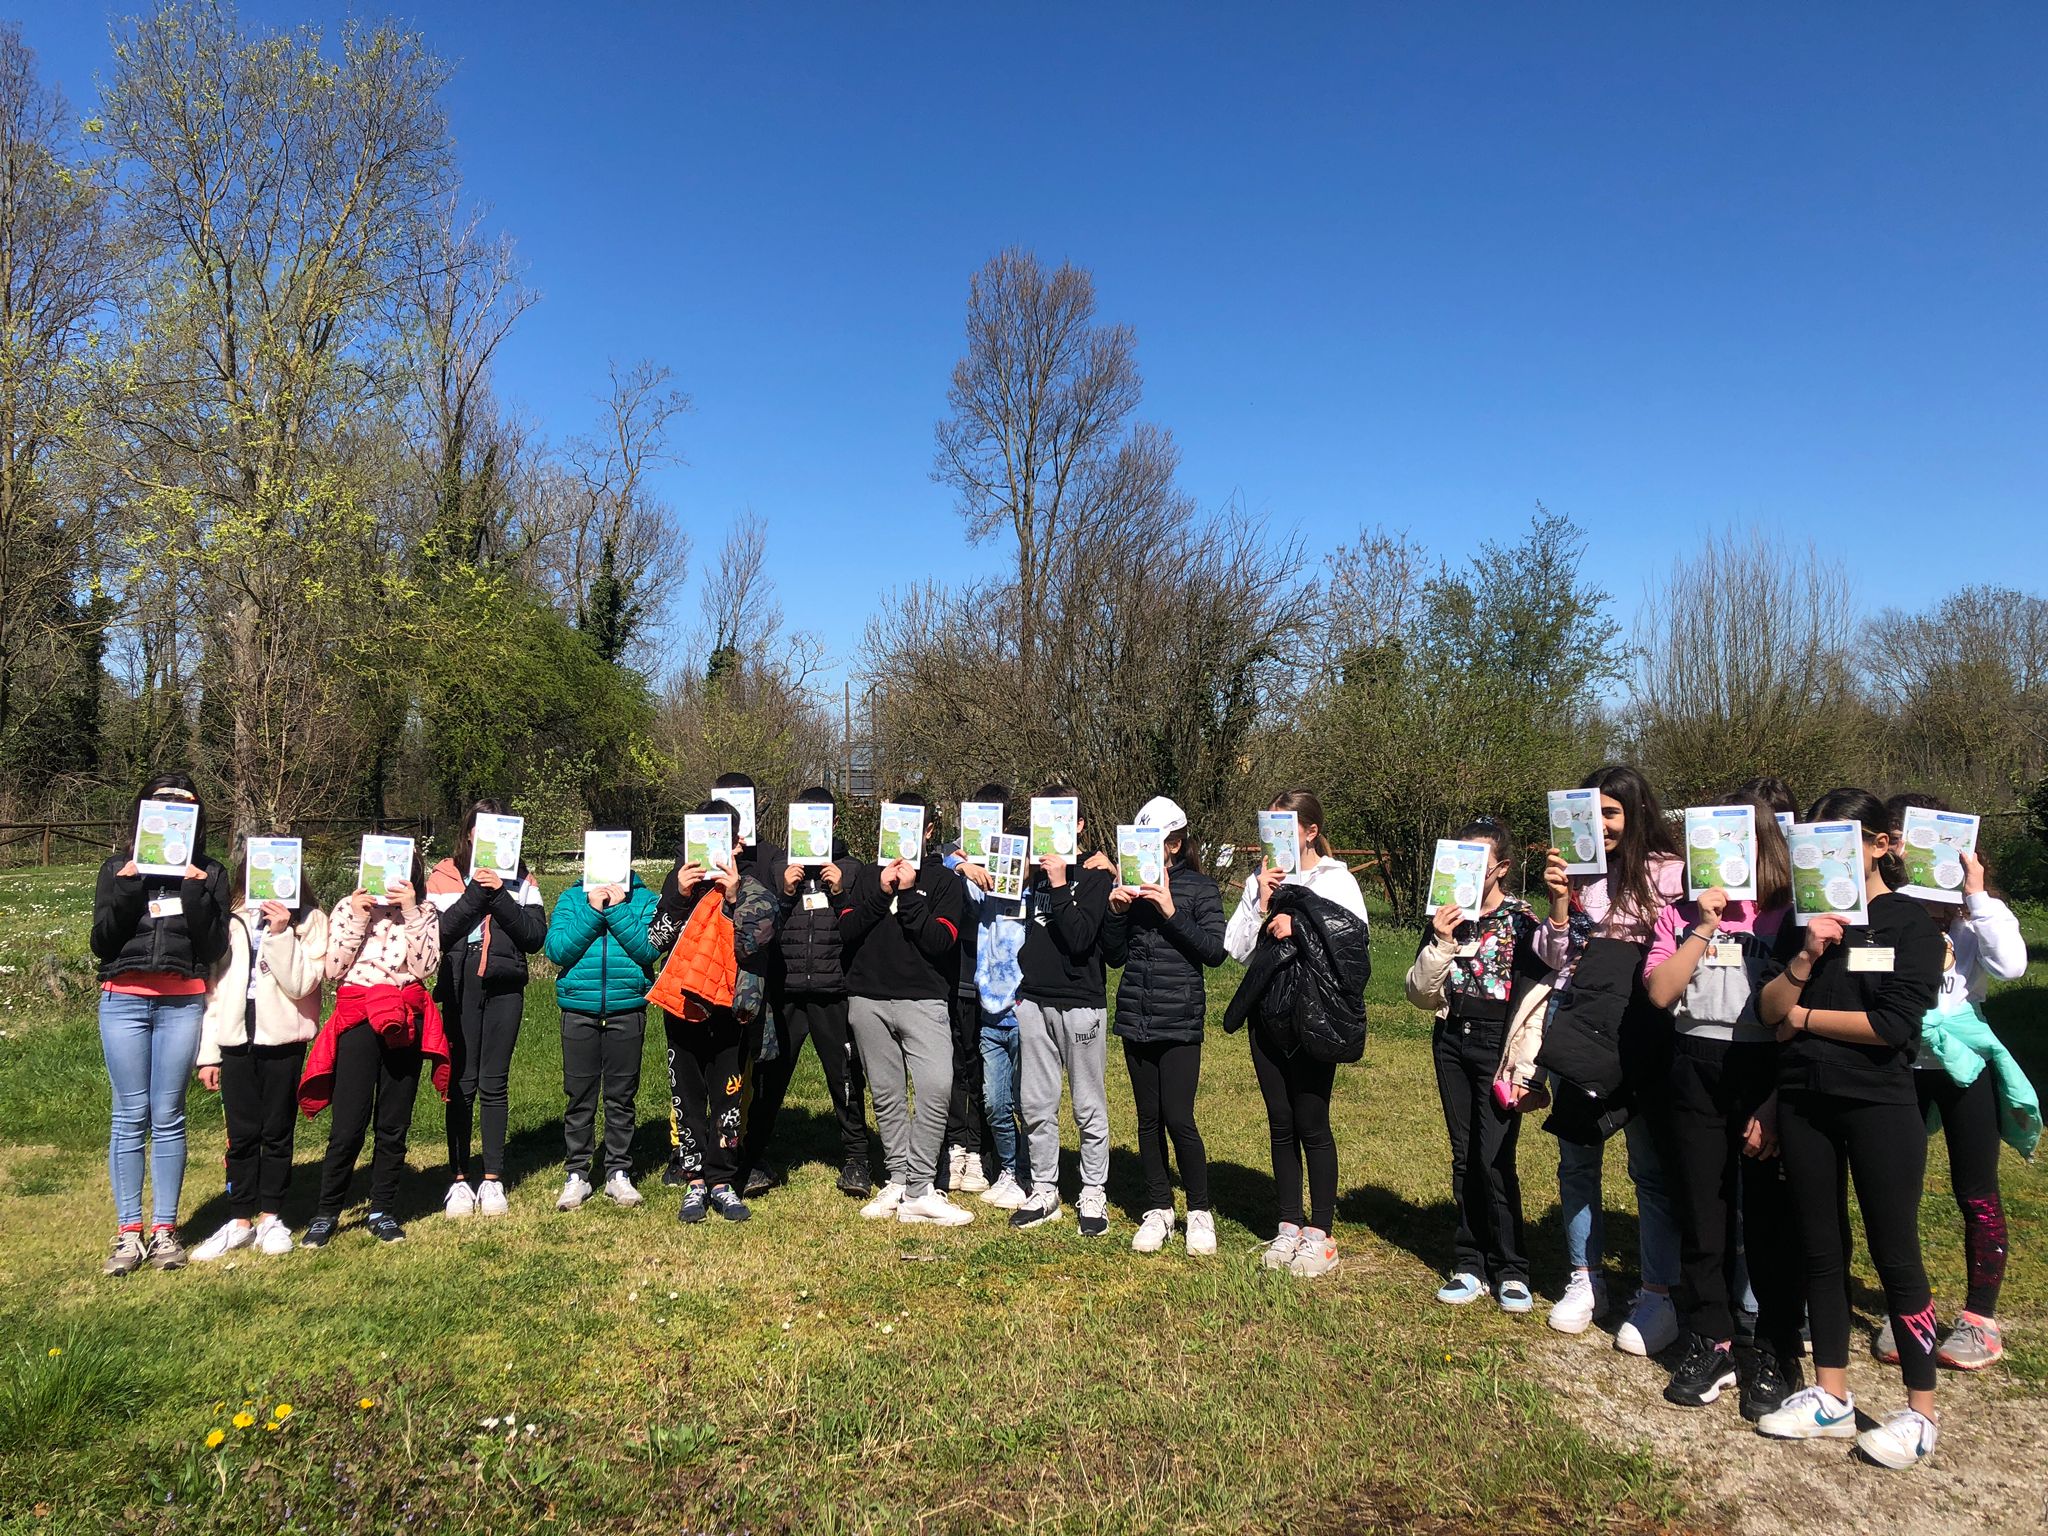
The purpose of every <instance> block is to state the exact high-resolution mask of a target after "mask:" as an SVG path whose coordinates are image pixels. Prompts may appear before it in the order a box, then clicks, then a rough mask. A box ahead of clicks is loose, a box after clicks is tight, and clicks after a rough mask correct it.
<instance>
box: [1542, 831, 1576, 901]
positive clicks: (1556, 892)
mask: <svg viewBox="0 0 2048 1536" xmlns="http://www.w3.org/2000/svg"><path fill="white" fill-rule="evenodd" d="M1543 889H1544V891H1545V892H1546V893H1547V894H1548V895H1549V897H1550V915H1551V917H1552V918H1553V919H1555V918H1556V916H1557V914H1558V913H1559V912H1560V911H1564V910H1566V909H1568V908H1569V907H1570V906H1571V904H1572V877H1571V876H1570V875H1568V874H1566V873H1565V868H1564V855H1563V854H1561V853H1559V852H1558V851H1557V850H1556V849H1555V848H1552V849H1549V850H1548V851H1547V852H1545V853H1544V855H1543Z"/></svg>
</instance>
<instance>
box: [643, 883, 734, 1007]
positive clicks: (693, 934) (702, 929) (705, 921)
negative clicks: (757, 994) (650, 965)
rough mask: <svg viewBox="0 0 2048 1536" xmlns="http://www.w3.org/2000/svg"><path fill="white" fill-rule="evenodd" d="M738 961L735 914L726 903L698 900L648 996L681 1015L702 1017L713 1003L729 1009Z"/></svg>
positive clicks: (653, 1002)
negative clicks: (730, 915)
mask: <svg viewBox="0 0 2048 1536" xmlns="http://www.w3.org/2000/svg"><path fill="white" fill-rule="evenodd" d="M739 974H740V966H739V960H738V958H737V955H736V953H735V950H734V946H733V926H732V919H731V918H729V917H727V916H726V915H725V908H724V904H723V903H722V902H718V901H700V902H698V903H697V905H696V906H695V907H693V908H691V909H690V919H689V921H688V922H686V923H684V924H683V931H682V933H681V934H680V935H679V936H678V937H677V939H676V947H675V948H674V949H672V950H670V951H669V955H668V961H667V963H666V964H665V965H663V966H662V968H661V975H659V976H658V977H656V978H655V981H654V985H653V987H652V988H650V989H649V990H648V993H647V1001H649V1002H650V1003H652V1004H654V1006H655V1007H657V1008H659V1009H661V1010H662V1011H663V1012H664V1013H672V1014H674V1015H675V1016H676V1017H677V1018H679V1019H701V1018H705V1017H707V1016H708V1015H709V1014H710V1012H711V1010H712V1009H714V1008H730V1007H731V1006H732V1001H733V991H734V988H735V987H736V986H737V985H738V983H739Z"/></svg>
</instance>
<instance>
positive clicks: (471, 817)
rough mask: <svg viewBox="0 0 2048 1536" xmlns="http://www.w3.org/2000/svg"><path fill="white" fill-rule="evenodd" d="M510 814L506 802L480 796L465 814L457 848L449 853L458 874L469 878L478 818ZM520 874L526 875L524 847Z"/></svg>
mask: <svg viewBox="0 0 2048 1536" xmlns="http://www.w3.org/2000/svg"><path fill="white" fill-rule="evenodd" d="M509 814H511V813H510V812H508V811H507V810H506V809H505V802H504V801H502V800H499V799H497V798H496V797H495V796H492V795H483V796H480V797H479V798H478V800H477V802H476V803H475V804H474V805H472V806H471V807H470V808H469V809H468V810H467V811H465V812H463V814H462V828H461V830H460V831H458V832H457V833H456V834H455V846H454V847H453V848H452V849H450V850H449V853H448V857H449V858H450V859H451V860H452V861H453V862H454V864H455V872H456V874H458V875H464V876H467V875H468V873H469V855H470V853H471V851H472V850H473V849H474V848H475V846H476V819H477V817H479V816H506V815H509ZM519 873H520V874H522V875H523V874H525V873H526V849H525V847H524V846H522V847H521V848H520V850H519Z"/></svg>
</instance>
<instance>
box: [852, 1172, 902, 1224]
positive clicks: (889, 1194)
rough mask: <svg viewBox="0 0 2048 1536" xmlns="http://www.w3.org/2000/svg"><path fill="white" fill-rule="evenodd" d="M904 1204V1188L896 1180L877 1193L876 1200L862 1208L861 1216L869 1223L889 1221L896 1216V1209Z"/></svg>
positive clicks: (892, 1180)
mask: <svg viewBox="0 0 2048 1536" xmlns="http://www.w3.org/2000/svg"><path fill="white" fill-rule="evenodd" d="M902 1203H903V1186H902V1185H901V1184H898V1183H897V1182H896V1181H895V1180H894V1179H891V1180H890V1181H889V1182H888V1183H886V1184H884V1185H883V1186H882V1187H881V1188H880V1189H878V1190H876V1191H875V1198H874V1199H872V1200H870V1201H869V1202H868V1203H867V1204H866V1205H864V1206H862V1207H861V1208H860V1213H861V1216H862V1217H863V1218H864V1219H866V1220H868V1221H888V1220H890V1219H891V1218H892V1217H894V1216H895V1214H896V1208H897V1207H898V1206H899V1205H901V1204H902Z"/></svg>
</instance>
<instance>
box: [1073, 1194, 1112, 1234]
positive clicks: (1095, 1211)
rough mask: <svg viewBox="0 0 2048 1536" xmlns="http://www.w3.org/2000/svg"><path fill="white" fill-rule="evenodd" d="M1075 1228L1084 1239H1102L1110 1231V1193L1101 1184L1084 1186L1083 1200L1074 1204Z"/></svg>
mask: <svg viewBox="0 0 2048 1536" xmlns="http://www.w3.org/2000/svg"><path fill="white" fill-rule="evenodd" d="M1074 1215H1075V1218H1076V1219H1075V1221H1074V1226H1075V1229H1076V1230H1077V1231H1079V1232H1080V1234H1081V1235H1082V1236H1083V1237H1100V1236H1102V1234H1103V1233H1105V1232H1107V1231H1108V1230H1109V1191H1108V1190H1106V1189H1104V1188H1103V1187H1102V1186H1101V1185H1100V1184H1083V1185H1082V1186H1081V1198H1080V1199H1078V1200H1076V1201H1075V1202H1074Z"/></svg>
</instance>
